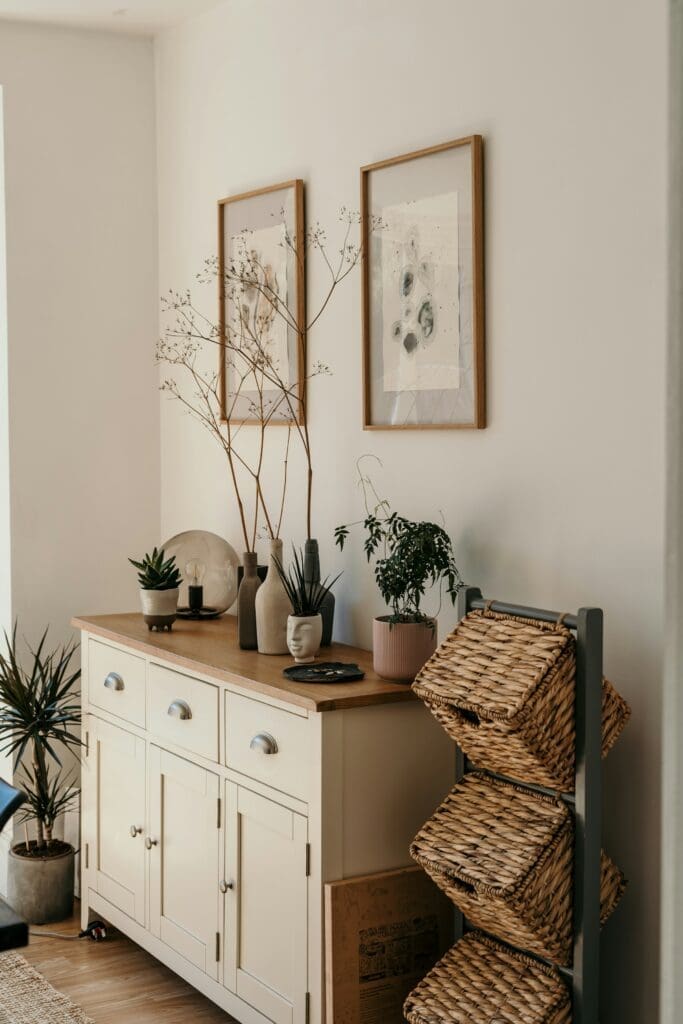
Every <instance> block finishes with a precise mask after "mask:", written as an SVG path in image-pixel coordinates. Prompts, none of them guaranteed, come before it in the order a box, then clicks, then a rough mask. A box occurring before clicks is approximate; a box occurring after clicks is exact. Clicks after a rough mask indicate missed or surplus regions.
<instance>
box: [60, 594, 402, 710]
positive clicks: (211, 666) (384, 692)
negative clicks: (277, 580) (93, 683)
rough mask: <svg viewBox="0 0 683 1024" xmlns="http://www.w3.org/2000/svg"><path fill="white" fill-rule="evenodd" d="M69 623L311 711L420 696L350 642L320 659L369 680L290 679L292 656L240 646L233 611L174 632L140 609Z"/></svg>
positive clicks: (183, 624)
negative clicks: (160, 628) (155, 628)
mask: <svg viewBox="0 0 683 1024" xmlns="http://www.w3.org/2000/svg"><path fill="white" fill-rule="evenodd" d="M71 624H72V626H74V627H75V628H76V629H80V630H84V631H85V632H86V633H92V634H94V635H95V636H101V637H103V638H104V639H107V640H113V641H114V642H115V643H119V644H124V645H125V646H127V647H132V648H134V649H135V650H138V651H141V652H142V653H143V654H147V655H151V656H153V657H156V658H162V659H163V660H164V661H168V662H171V663H172V664H175V665H178V666H179V667H180V668H184V669H188V670H189V671H191V672H200V673H202V674H203V675H206V676H211V677H212V678H214V679H217V680H220V681H221V682H224V683H235V684H236V685H238V686H243V687H244V688H245V689H252V690H256V691H257V692H259V693H263V694H267V695H268V696H270V697H276V698H277V699H278V700H282V701H286V702H288V703H290V704H296V705H297V706H298V707H301V708H306V709H307V710H308V711H338V710H343V709H344V708H358V707H366V706H367V705H369V704H391V703H395V702H397V701H407V700H416V699H417V698H416V697H415V695H414V693H413V692H412V690H411V688H410V686H409V685H408V684H406V683H398V682H397V683H393V682H390V681H389V680H386V679H380V677H379V676H378V675H377V673H376V672H375V671H374V670H373V668H372V654H371V652H370V651H364V650H361V649H360V648H358V647H349V646H348V645H347V644H336V643H335V644H332V646H331V647H326V648H323V650H322V652H321V654H320V657H319V659H318V660H321V661H347V662H348V661H351V662H354V663H355V664H356V665H359V666H360V667H361V668H362V669H363V671H364V672H365V679H361V680H359V681H358V682H353V683H294V682H291V681H290V680H289V679H285V677H284V676H283V675H282V670H283V668H286V667H287V666H288V665H292V664H294V662H293V661H292V658H291V657H290V655H282V656H280V655H269V654H259V653H258V651H242V650H240V648H239V647H238V645H237V620H236V619H235V617H234V616H232V615H223V616H222V617H221V618H220V619H214V620H213V621H208V622H193V621H190V620H188V619H176V621H175V622H174V623H173V631H172V632H171V633H157V632H150V631H149V630H148V628H147V626H146V625H145V623H144V621H143V618H142V615H140V614H139V613H138V612H125V613H122V614H119V615H92V616H79V617H76V618H74V619H72V622H71Z"/></svg>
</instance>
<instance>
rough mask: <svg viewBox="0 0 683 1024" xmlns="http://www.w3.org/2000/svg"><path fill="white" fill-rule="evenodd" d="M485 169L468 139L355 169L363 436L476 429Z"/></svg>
mask: <svg viewBox="0 0 683 1024" xmlns="http://www.w3.org/2000/svg"><path fill="white" fill-rule="evenodd" d="M483 166H484V165H483V141H482V137H481V135H470V136H467V137H465V138H462V139H454V140H453V141H451V142H444V143H442V144H441V145H438V146H430V147H429V148H427V149H421V150H416V151H414V152H411V153H406V154H404V155H403V156H396V157H391V158H389V159H386V160H380V161H379V162H378V163H374V164H368V165H367V166H365V167H361V171H360V188H361V195H360V205H361V233H362V235H361V237H362V245H363V251H364V260H363V267H362V320H363V428H364V429H365V430H417V429H420V430H443V429H451V430H464V429H482V428H483V427H485V426H486V373H485V343H484V171H483ZM394 282H395V283H394Z"/></svg>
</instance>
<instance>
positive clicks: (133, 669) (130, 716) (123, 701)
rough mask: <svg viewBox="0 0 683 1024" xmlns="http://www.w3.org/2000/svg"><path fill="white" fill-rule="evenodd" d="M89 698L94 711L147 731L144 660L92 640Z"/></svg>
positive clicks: (89, 657) (89, 650)
mask: <svg viewBox="0 0 683 1024" xmlns="http://www.w3.org/2000/svg"><path fill="white" fill-rule="evenodd" d="M88 695H89V699H90V703H91V704H94V705H95V707H98V708H101V709H102V711H108V712H109V714H111V715H116V717H117V718H122V719H124V720H125V721H126V722H132V724H133V725H139V726H140V728H141V729H144V728H145V660H144V658H138V657H137V656H136V655H135V654H129V653H128V652H127V651H120V650H119V649H118V648H117V647H110V646H109V644H103V643H101V642H100V641H99V640H89V641H88Z"/></svg>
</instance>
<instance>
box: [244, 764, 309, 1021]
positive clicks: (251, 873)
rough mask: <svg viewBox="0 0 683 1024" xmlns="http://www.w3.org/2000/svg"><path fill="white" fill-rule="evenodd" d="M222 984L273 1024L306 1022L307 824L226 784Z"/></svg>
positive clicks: (287, 811) (268, 800) (274, 801)
mask: <svg viewBox="0 0 683 1024" xmlns="http://www.w3.org/2000/svg"><path fill="white" fill-rule="evenodd" d="M226 786H227V801H226V802H227V806H228V813H227V817H226V881H227V882H228V883H229V884H232V889H228V891H227V893H226V898H225V899H226V902H225V937H226V938H225V984H226V985H227V986H228V988H230V989H231V990H232V991H233V992H235V993H236V995H238V996H239V997H240V998H241V999H244V1000H245V1002H247V1003H250V1005H251V1006H254V1007H255V1008H256V1009H257V1010H260V1011H261V1013H263V1014H264V1015H265V1016H266V1017H268V1018H269V1019H270V1020H272V1021H274V1022H275V1024H303V1022H304V1020H305V1016H306V989H307V977H308V970H307V914H308V877H307V850H306V841H307V834H308V822H307V820H306V818H305V817H303V816H302V815H301V814H295V813H294V812H293V811H290V810H289V809H288V808H286V807H283V806H282V805H281V804H279V803H277V801H276V800H270V799H266V798H265V797H262V796H258V795H257V794H256V793H252V792H251V791H250V790H248V789H245V788H244V787H242V786H237V785H236V784H235V783H232V782H228V783H226Z"/></svg>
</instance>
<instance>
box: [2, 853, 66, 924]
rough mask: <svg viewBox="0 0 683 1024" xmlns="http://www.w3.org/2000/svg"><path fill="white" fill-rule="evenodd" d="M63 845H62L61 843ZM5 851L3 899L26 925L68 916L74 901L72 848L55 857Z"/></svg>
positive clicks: (49, 921) (57, 919) (47, 922)
mask: <svg viewBox="0 0 683 1024" xmlns="http://www.w3.org/2000/svg"><path fill="white" fill-rule="evenodd" d="M63 845H66V844H63ZM21 846H24V844H23V843H18V844H17V845H16V846H13V847H12V849H11V850H10V854H9V865H8V874H7V902H8V903H9V905H10V906H11V907H12V908H13V909H14V910H15V911H16V912H17V914H18V915H19V917H22V918H23V919H24V920H25V921H28V922H29V924H50V923H52V922H53V921H64V920H65V919H66V918H68V917H71V914H72V913H73V903H74V849H73V846H69V848H68V850H65V851H64V852H63V853H60V854H58V855H57V856H55V857H22V856H20V854H18V853H17V852H16V850H17V848H18V847H21Z"/></svg>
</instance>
